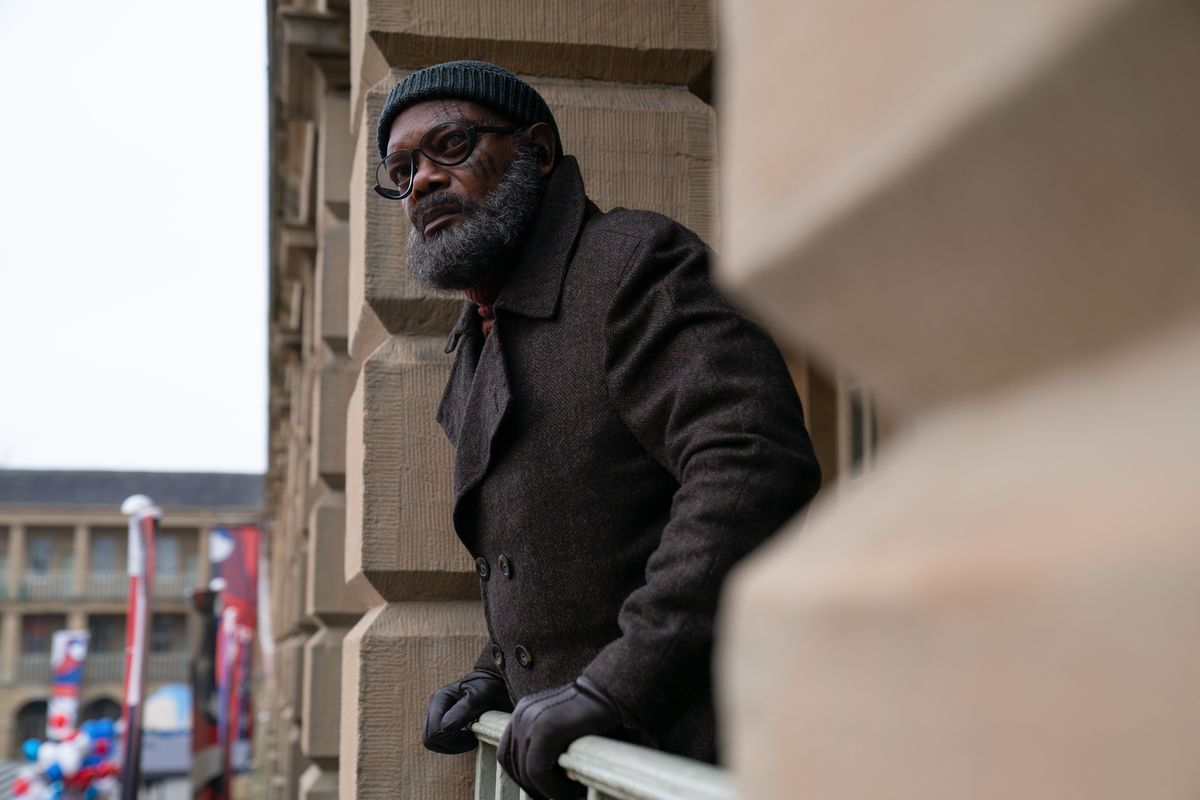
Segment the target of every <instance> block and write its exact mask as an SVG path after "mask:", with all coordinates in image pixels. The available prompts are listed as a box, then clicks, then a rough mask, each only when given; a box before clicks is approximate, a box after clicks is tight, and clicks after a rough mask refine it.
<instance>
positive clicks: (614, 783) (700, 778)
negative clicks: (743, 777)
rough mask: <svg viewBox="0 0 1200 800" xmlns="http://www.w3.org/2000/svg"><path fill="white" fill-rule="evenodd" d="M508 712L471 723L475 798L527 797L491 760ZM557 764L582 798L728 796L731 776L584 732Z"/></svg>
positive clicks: (697, 799)
mask: <svg viewBox="0 0 1200 800" xmlns="http://www.w3.org/2000/svg"><path fill="white" fill-rule="evenodd" d="M510 717H511V715H510V714H505V713H503V712H500V711H489V712H487V713H486V714H484V715H483V716H482V717H480V718H479V721H478V722H476V723H474V724H473V725H471V731H472V732H473V733H474V734H475V736H476V738H478V739H479V751H478V753H477V755H476V757H475V800H527V798H528V795H526V794H525V793H524V792H522V791H521V790H520V788H519V787H518V786H517V785H516V784H515V783H513V782H512V779H511V778H509V777H508V775H506V774H505V773H504V770H503V769H501V768H500V765H499V764H497V763H496V745H497V744H499V742H500V736H501V734H503V733H504V728H505V726H506V725H508V720H509V718H510ZM558 763H559V765H560V766H562V768H563V769H565V770H566V771H567V775H569V776H570V777H571V778H572V779H573V780H577V781H579V782H580V783H582V784H583V785H584V786H586V787H588V794H587V796H588V800H733V798H734V796H735V794H734V790H733V777H732V776H731V775H730V774H729V773H728V772H726V771H725V770H723V769H721V768H719V767H714V766H713V765H712V764H704V763H701V762H699V761H692V760H691V759H688V758H683V757H682V756H675V755H671V754H670V753H663V752H660V751H658V750H651V749H649V748H646V747H639V746H637V745H634V744H627V743H626V742H617V741H614V740H612V739H605V738H603V737H600V736H585V737H583V738H582V739H579V740H578V741H576V742H574V743H572V744H571V746H570V747H569V748H568V749H567V752H565V753H563V754H562V756H560V757H559V759H558Z"/></svg>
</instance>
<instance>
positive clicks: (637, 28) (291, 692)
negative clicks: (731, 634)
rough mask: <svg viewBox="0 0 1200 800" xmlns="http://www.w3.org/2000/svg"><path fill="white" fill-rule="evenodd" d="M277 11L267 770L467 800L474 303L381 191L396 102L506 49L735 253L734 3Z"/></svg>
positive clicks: (631, 179) (388, 793) (414, 2)
mask: <svg viewBox="0 0 1200 800" xmlns="http://www.w3.org/2000/svg"><path fill="white" fill-rule="evenodd" d="M267 7H268V12H269V14H270V17H271V27H272V34H271V36H272V38H271V57H270V64H271V186H272V192H271V263H270V274H271V333H270V342H271V345H270V347H271V400H270V409H271V423H270V428H271V459H270V471H269V489H268V501H269V514H270V517H271V519H272V520H273V526H274V527H273V539H272V577H273V580H274V586H273V594H272V607H273V619H274V621H275V625H276V629H275V636H276V641H277V646H278V649H277V657H276V659H275V662H274V669H273V674H272V676H271V681H270V684H269V687H268V690H267V693H266V697H265V699H264V705H265V707H266V710H267V712H268V715H269V718H270V721H269V722H266V723H264V724H262V725H260V731H261V732H262V733H263V736H261V737H260V741H259V747H258V751H259V761H258V769H259V774H258V776H257V780H258V781H259V785H260V788H262V789H263V790H264V791H266V790H267V788H268V787H269V795H268V796H270V797H272V798H293V797H304V798H316V797H321V798H327V797H328V798H332V797H341V798H344V800H351V799H352V798H394V797H399V796H403V797H406V798H414V799H415V800H421V799H422V798H425V799H426V800H444V799H449V798H460V797H461V798H465V797H469V796H470V795H471V780H472V761H471V759H470V758H469V757H462V758H446V757H441V756H437V755H434V754H432V753H429V752H427V751H425V750H424V749H423V748H422V747H421V744H420V738H419V737H420V728H421V722H422V720H423V716H424V709H425V704H426V701H427V699H428V697H429V694H430V693H431V692H432V690H433V689H434V688H436V687H437V686H438V685H440V684H441V683H443V682H445V681H447V680H449V679H451V678H453V677H455V676H456V675H458V674H460V673H462V672H463V671H465V670H466V669H468V668H469V667H470V666H471V665H472V664H473V663H474V661H475V659H476V658H477V656H478V654H479V651H480V649H481V646H482V644H483V642H484V624H483V618H482V613H481V611H480V608H479V603H478V598H479V589H478V583H477V578H476V576H475V574H474V571H473V569H472V564H471V562H470V559H469V558H468V557H467V554H466V552H465V550H464V549H463V548H462V546H461V545H460V543H459V542H458V540H457V538H456V537H455V534H454V532H453V529H452V526H451V520H450V480H451V450H450V447H449V445H448V443H447V442H446V440H445V436H444V435H443V433H442V431H441V430H440V428H438V426H437V424H436V422H435V421H434V411H435V408H436V405H437V402H438V400H439V398H440V396H441V393H442V389H443V386H444V383H445V380H446V376H447V374H448V371H449V367H450V363H451V362H450V357H449V356H447V355H446V354H445V353H444V343H445V338H446V335H447V333H448V330H449V327H450V325H451V324H452V322H453V320H454V319H455V318H456V316H457V314H458V312H459V309H460V307H461V300H460V299H459V298H457V297H449V296H442V295H436V294H431V293H429V292H427V291H424V290H423V289H421V288H420V287H418V286H416V285H415V284H414V283H413V281H412V280H411V279H410V277H409V276H408V273H407V270H406V267H405V253H404V250H405V241H406V237H407V233H408V221H407V219H406V217H405V216H404V213H403V210H402V207H401V204H399V203H389V202H387V201H385V200H382V199H381V198H379V197H378V196H377V195H376V194H375V193H374V192H373V191H372V187H373V185H374V174H375V168H376V165H377V163H378V158H379V156H378V153H377V152H376V146H375V120H376V118H377V116H378V114H379V111H380V108H381V107H382V104H383V101H384V99H385V97H386V95H387V93H388V91H389V90H390V88H391V87H392V85H393V84H394V83H395V82H396V81H397V80H398V79H399V78H400V77H402V76H403V75H404V74H406V73H407V72H408V71H410V70H413V69H418V68H421V67H423V66H427V65H429V64H432V63H437V62H440V61H446V60H452V59H463V58H481V59H490V60H495V61H496V62H498V63H500V64H501V65H502V66H504V67H506V68H508V69H510V70H512V71H514V72H516V73H518V74H520V75H522V76H523V77H525V78H526V79H527V80H528V81H529V82H530V83H532V84H533V85H534V86H536V87H537V88H538V90H539V91H540V92H542V93H543V95H544V97H545V99H546V100H547V102H548V103H549V104H550V106H551V107H552V108H553V110H554V113H555V116H556V118H557V120H558V123H559V127H560V130H561V133H562V137H563V141H564V144H565V147H566V150H567V152H569V153H572V154H574V155H576V156H577V157H578V158H579V161H580V164H581V167H582V171H583V175H584V180H585V182H586V184H587V187H588V191H589V194H590V195H591V197H592V198H593V199H594V200H595V201H596V202H597V203H598V204H599V205H600V206H601V207H602V208H611V207H614V206H618V205H621V206H629V207H635V208H648V209H651V210H654V211H659V212H662V213H664V214H667V215H670V216H672V217H674V218H675V219H678V220H679V221H681V222H683V223H684V224H686V225H688V226H689V227H691V228H693V229H695V230H696V231H697V232H698V233H699V234H700V235H701V236H702V237H704V238H705V240H706V241H708V242H709V243H710V244H711V245H713V246H714V247H717V246H718V245H719V244H720V243H721V230H720V225H719V218H718V214H717V203H716V199H717V193H716V190H717V162H716V155H717V154H716V121H717V116H716V111H715V109H714V108H713V106H712V105H711V102H712V90H711V75H712V68H713V63H714V56H715V51H716V43H717V34H716V25H715V14H714V10H713V8H712V7H711V5H710V4H709V3H708V2H706V1H705V0H641V1H640V2H634V0H624V1H623V2H617V3H605V4H596V3H594V2H582V1H581V0H552V2H549V3H533V2H529V0H504V1H503V2H494V3H483V4H480V3H476V2H465V1H463V0H451V1H450V2H446V1H445V0H441V1H440V2H429V0H353V1H352V2H349V3H346V2H341V3H339V2H334V1H333V0H327V2H321V0H311V1H310V2H306V3H290V4H289V3H283V2H278V1H277V0H271V1H270V2H269V3H268V4H267ZM789 355H790V357H791V363H792V366H793V367H794V370H795V375H796V378H797V384H798V386H799V388H800V391H801V395H802V398H803V399H804V401H805V403H806V407H807V408H808V410H809V421H810V429H811V430H812V431H813V433H814V440H815V443H816V446H817V450H818V454H819V455H821V457H822V459H823V464H824V467H825V469H826V473H827V474H828V475H833V474H835V473H836V472H837V471H838V470H839V466H840V465H844V466H845V467H846V469H847V471H848V473H850V472H856V471H860V470H861V468H862V467H863V465H864V464H865V463H866V459H867V457H868V452H867V451H869V450H870V448H871V446H872V445H871V443H872V442H873V441H874V438H875V436H876V434H875V432H874V431H875V423H874V420H873V417H872V416H871V414H870V411H869V406H868V405H866V404H864V403H863V402H862V397H861V392H858V391H857V390H852V389H851V388H849V384H847V383H845V382H844V381H839V380H838V379H837V376H834V375H831V374H830V373H828V372H820V371H817V370H815V369H813V368H811V367H810V366H809V365H808V363H807V362H806V360H805V359H804V358H803V356H802V355H801V351H799V350H793V351H792V352H791V353H790V354H789ZM339 453H340V457H339ZM335 731H336V732H337V735H336V737H335V736H334V735H333V732H335Z"/></svg>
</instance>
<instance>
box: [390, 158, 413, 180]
mask: <svg viewBox="0 0 1200 800" xmlns="http://www.w3.org/2000/svg"><path fill="white" fill-rule="evenodd" d="M411 172H412V165H411V164H409V162H408V159H405V160H404V161H403V162H401V163H399V164H393V165H392V168H391V169H389V170H388V177H390V178H391V179H392V180H393V181H395V182H396V183H400V182H401V181H406V180H408V176H409V173H411Z"/></svg>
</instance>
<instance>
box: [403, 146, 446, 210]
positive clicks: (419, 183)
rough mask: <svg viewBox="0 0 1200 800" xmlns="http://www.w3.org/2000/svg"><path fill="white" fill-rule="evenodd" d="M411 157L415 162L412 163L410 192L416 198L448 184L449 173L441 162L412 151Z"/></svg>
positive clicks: (443, 187)
mask: <svg viewBox="0 0 1200 800" xmlns="http://www.w3.org/2000/svg"><path fill="white" fill-rule="evenodd" d="M413 159H414V160H415V162H416V163H415V164H414V165H413V186H412V194H413V195H414V196H415V197H416V198H418V199H419V198H420V197H422V196H424V195H427V194H429V193H430V192H436V191H440V190H441V189H445V188H446V187H447V186H449V185H450V175H449V173H447V172H446V168H445V167H443V166H442V165H441V164H438V163H437V162H435V161H432V160H431V159H429V158H426V157H425V155H424V154H423V153H413Z"/></svg>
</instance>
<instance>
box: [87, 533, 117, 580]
mask: <svg viewBox="0 0 1200 800" xmlns="http://www.w3.org/2000/svg"><path fill="white" fill-rule="evenodd" d="M118 545H119V543H118V541H117V537H116V536H115V535H113V534H111V533H105V534H99V535H97V536H93V537H92V571H93V572H106V573H107V572H118V571H120V569H121V567H120V565H118V563H117V550H118Z"/></svg>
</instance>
